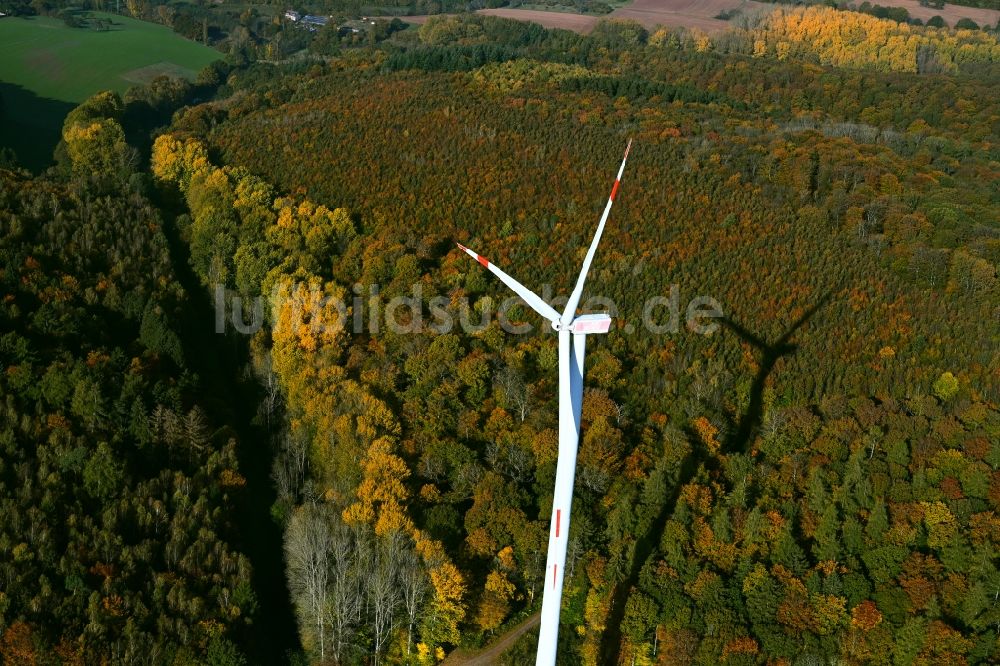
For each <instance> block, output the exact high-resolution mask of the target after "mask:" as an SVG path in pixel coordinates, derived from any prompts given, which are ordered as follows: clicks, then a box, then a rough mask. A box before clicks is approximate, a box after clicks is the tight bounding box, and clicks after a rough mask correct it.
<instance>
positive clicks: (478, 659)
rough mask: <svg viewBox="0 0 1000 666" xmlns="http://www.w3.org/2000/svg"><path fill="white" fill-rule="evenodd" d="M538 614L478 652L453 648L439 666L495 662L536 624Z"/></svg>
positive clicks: (480, 665)
mask: <svg viewBox="0 0 1000 666" xmlns="http://www.w3.org/2000/svg"><path fill="white" fill-rule="evenodd" d="M540 616H541V614H540V613H535V614H534V615H532V616H531V617H529V618H528V619H527V620H525V621H524V622H522V623H521V624H519V625H517V626H516V627H514V628H513V629H511V630H510V631H508V632H507V633H506V634H504V635H503V636H501V637H500V638H499V640H497V641H496V642H495V643H491V644H490V645H488V646H486V647H485V648H484V649H483V650H481V651H480V652H477V653H475V654H468V653H465V652H464V651H463V650H461V649H458V650H455V651H454V652H452V653H451V654H449V655H448V657H447V658H446V659H445V660H444V661H442V662H441V666H489V665H490V664H495V663H497V661H499V660H500V655H502V654H503V653H504V652H506V651H507V650H509V649H510V648H511V646H513V645H514V643H516V642H517V639H519V638H521V636H524V635H525V634H526V633H528V632H529V631H531V630H532V629H534V628H535V627H537V626H538V620H539V618H540Z"/></svg>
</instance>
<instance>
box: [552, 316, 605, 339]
mask: <svg viewBox="0 0 1000 666" xmlns="http://www.w3.org/2000/svg"><path fill="white" fill-rule="evenodd" d="M552 328H553V330H556V331H561V330H563V325H562V322H560V321H553V322H552ZM566 329H567V330H569V332H570V333H573V334H574V335H599V334H602V333H607V332H608V331H609V330H610V329H611V315H609V314H607V313H604V312H602V313H600V314H585V315H580V316H579V317H577V318H576V319H574V320H573V322H572V323H571V324H570V325H569V326H567V327H566Z"/></svg>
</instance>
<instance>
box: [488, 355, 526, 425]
mask: <svg viewBox="0 0 1000 666" xmlns="http://www.w3.org/2000/svg"><path fill="white" fill-rule="evenodd" d="M494 381H495V382H496V385H497V388H499V389H500V396H501V397H502V398H503V403H504V407H506V408H507V409H509V410H511V411H513V412H516V413H517V415H518V416H519V417H520V419H521V421H524V419H526V418H527V417H528V408H529V406H530V397H531V395H530V391H529V390H528V385H527V384H525V383H524V380H523V379H521V375H520V373H519V372H518V371H517V370H515V369H514V368H512V367H510V366H507V367H505V368H504V369H503V370H501V371H500V372H498V373H497V375H496V378H495V379H494Z"/></svg>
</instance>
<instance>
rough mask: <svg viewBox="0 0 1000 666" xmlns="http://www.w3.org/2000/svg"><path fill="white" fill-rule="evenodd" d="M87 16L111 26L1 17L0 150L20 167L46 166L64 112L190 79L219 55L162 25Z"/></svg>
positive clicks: (36, 18)
mask: <svg viewBox="0 0 1000 666" xmlns="http://www.w3.org/2000/svg"><path fill="white" fill-rule="evenodd" d="M91 16H94V17H102V18H105V19H108V20H110V21H111V22H112V24H113V25H112V26H111V29H110V30H107V31H103V32H98V31H96V30H93V29H91V28H70V27H67V26H66V25H65V24H64V23H63V22H62V21H61V20H58V19H53V18H48V17H31V18H20V17H7V18H0V97H2V99H3V106H4V115H3V121H2V123H0V145H7V146H11V147H13V148H14V149H15V151H16V152H17V154H18V156H19V157H20V158H21V161H22V162H24V163H25V164H26V165H27V166H30V167H33V168H38V167H40V166H44V164H46V163H47V162H48V161H50V160H49V158H50V157H51V152H52V147H53V146H54V145H55V142H56V141H58V132H59V128H60V127H61V125H62V119H63V117H65V115H66V112H67V111H68V110H69V109H71V108H72V107H73V106H75V105H76V104H78V103H79V102H81V101H83V100H84V99H86V98H87V97H89V96H91V95H93V94H94V93H96V92H98V91H101V90H109V89H110V90H117V91H119V92H123V91H125V90H126V89H128V88H129V87H131V86H134V85H136V84H140V83H144V82H146V81H149V80H150V79H152V78H153V77H155V76H156V75H158V74H169V75H172V76H183V77H185V78H192V79H193V78H194V76H195V75H196V74H197V72H198V70H199V69H201V68H202V67H204V66H205V65H207V64H208V63H210V62H212V61H213V60H217V59H219V58H220V57H222V56H221V54H220V53H219V52H218V51H215V50H214V49H210V48H208V47H207V46H204V45H202V44H198V43H195V42H192V41H189V40H187V39H184V38H183V37H180V36H179V35H177V34H175V33H174V32H173V31H171V30H170V29H169V28H166V27H164V26H160V25H154V24H152V23H146V22H143V21H136V20H134V19H130V18H125V17H123V16H118V15H115V14H99V13H94V14H92V15H91ZM53 132H54V134H53ZM53 137H54V140H53Z"/></svg>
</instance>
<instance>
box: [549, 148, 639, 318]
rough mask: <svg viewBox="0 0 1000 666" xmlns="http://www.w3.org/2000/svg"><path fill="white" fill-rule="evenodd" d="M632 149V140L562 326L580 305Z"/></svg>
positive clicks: (565, 311) (570, 299) (571, 296)
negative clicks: (584, 286)
mask: <svg viewBox="0 0 1000 666" xmlns="http://www.w3.org/2000/svg"><path fill="white" fill-rule="evenodd" d="M631 148H632V139H629V140H628V145H627V146H626V147H625V157H623V158H622V165H621V166H620V167H619V168H618V177H617V178H615V184H614V186H612V188H611V196H609V197H608V204H607V205H606V206H605V207H604V214H603V215H601V221H600V223H599V224H598V225H597V232H596V233H595V234H594V240H593V241H591V243H590V249H588V250H587V257H586V258H585V259H584V260H583V268H581V269H580V277H579V278H577V280H576V286H575V287H573V292H572V293H571V294H570V296H569V302H568V303H566V309H565V310H563V313H562V317H561V318H560V321H561V322H562V325H563V326H569V324H570V323H571V322H572V321H573V317H574V315H575V314H576V308H577V306H578V305H580V297H581V296H583V283H584V282H586V280H587V271H589V270H590V263H591V262H592V261H593V260H594V254H595V253H596V252H597V245H598V243H600V242H601V235H602V234H603V233H604V225H605V223H606V222H607V221H608V214H609V213H611V205H612V204H614V202H615V197H616V196H618V186H619V184H620V183H621V180H622V174H623V173H625V162H626V161H627V160H628V151H629V150H630V149H631Z"/></svg>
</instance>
